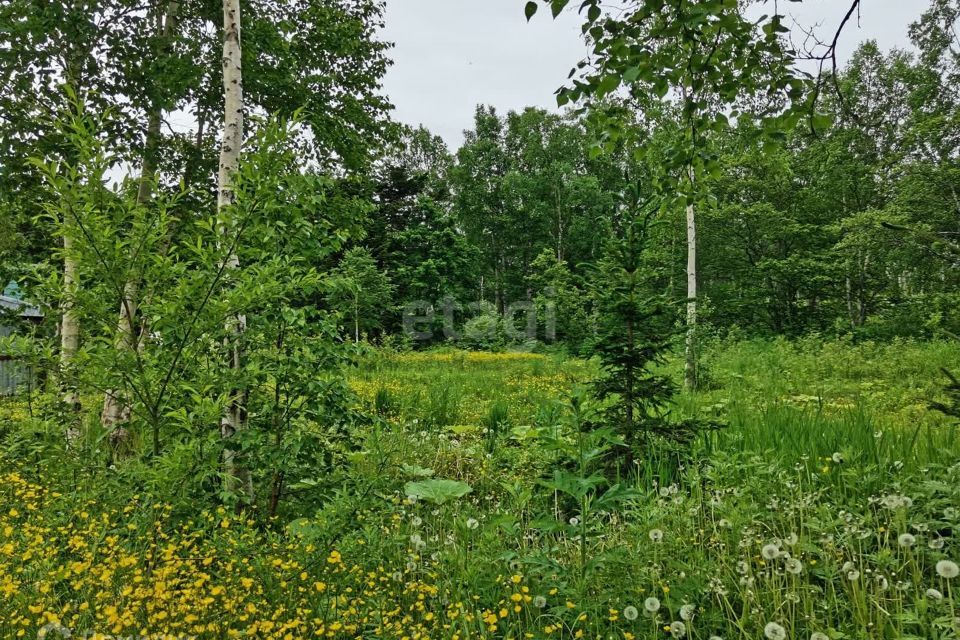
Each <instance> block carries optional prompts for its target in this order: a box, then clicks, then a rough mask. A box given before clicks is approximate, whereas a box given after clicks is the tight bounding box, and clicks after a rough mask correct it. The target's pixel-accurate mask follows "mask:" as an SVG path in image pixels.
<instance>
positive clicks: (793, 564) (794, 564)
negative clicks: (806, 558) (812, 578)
mask: <svg viewBox="0 0 960 640" xmlns="http://www.w3.org/2000/svg"><path fill="white" fill-rule="evenodd" d="M785 567H786V569H787V571H788V572H789V573H792V574H793V575H795V576H797V575H800V572H801V571H803V563H802V562H800V561H799V560H797V559H796V558H790V559H789V560H787V564H786V565H785Z"/></svg>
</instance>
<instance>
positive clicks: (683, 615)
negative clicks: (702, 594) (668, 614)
mask: <svg viewBox="0 0 960 640" xmlns="http://www.w3.org/2000/svg"><path fill="white" fill-rule="evenodd" d="M696 613H697V607H695V606H694V605H692V604H685V605H683V606H682V607H680V619H681V620H684V621H685V622H690V621H691V620H693V616H694V615H695V614H696Z"/></svg>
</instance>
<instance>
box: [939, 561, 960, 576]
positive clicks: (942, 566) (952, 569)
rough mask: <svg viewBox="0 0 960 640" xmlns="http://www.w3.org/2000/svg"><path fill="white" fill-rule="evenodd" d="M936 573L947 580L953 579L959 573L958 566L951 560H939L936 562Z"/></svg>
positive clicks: (959, 568)
mask: <svg viewBox="0 0 960 640" xmlns="http://www.w3.org/2000/svg"><path fill="white" fill-rule="evenodd" d="M937 575H938V576H940V577H941V578H946V579H947V580H953V579H954V578H956V577H957V576H958V575H960V567H958V566H957V563H956V562H954V561H953V560H941V561H940V562H938V563H937Z"/></svg>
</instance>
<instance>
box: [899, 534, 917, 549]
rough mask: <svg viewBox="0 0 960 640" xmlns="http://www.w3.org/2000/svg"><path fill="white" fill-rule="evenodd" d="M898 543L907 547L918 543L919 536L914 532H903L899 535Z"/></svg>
mask: <svg viewBox="0 0 960 640" xmlns="http://www.w3.org/2000/svg"><path fill="white" fill-rule="evenodd" d="M897 544H898V545H900V546H901V547H903V548H905V549H906V548H909V547H912V546H913V545H915V544H917V538H916V537H915V536H914V535H913V534H912V533H901V534H900V535H899V536H898V537H897Z"/></svg>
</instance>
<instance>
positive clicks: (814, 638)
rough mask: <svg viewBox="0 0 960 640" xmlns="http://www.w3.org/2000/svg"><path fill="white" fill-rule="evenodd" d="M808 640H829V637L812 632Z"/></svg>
mask: <svg viewBox="0 0 960 640" xmlns="http://www.w3.org/2000/svg"><path fill="white" fill-rule="evenodd" d="M810 640H830V636H828V635H827V634H825V633H820V632H819V631H814V632H813V633H811V634H810Z"/></svg>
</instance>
